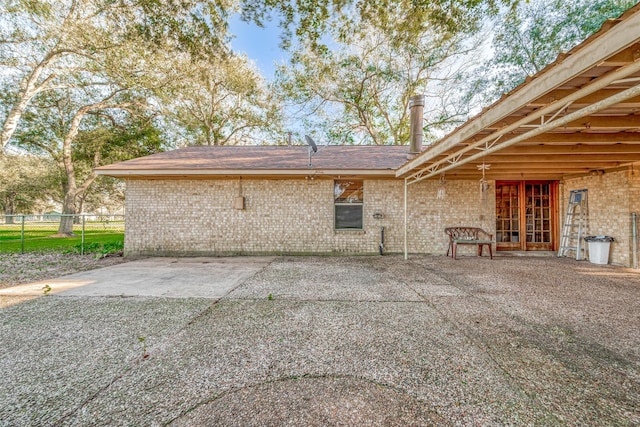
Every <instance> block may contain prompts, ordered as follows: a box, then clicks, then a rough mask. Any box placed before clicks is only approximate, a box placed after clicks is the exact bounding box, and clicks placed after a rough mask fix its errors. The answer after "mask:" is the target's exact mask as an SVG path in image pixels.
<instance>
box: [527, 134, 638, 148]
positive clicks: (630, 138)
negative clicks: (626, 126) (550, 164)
mask: <svg viewBox="0 0 640 427" xmlns="http://www.w3.org/2000/svg"><path fill="white" fill-rule="evenodd" d="M533 143H541V144H546V143H548V144H553V143H569V144H603V143H611V144H613V143H615V144H618V143H629V144H630V145H633V144H638V143H640V132H611V133H586V132H571V133H553V132H547V133H544V134H542V135H537V136H534V137H531V138H527V139H526V141H523V142H522V145H527V144H533Z"/></svg>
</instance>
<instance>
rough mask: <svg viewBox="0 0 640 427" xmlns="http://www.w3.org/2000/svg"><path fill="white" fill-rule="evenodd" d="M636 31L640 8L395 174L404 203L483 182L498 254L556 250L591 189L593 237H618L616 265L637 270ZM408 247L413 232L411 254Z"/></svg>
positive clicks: (639, 103) (639, 89)
mask: <svg viewBox="0 0 640 427" xmlns="http://www.w3.org/2000/svg"><path fill="white" fill-rule="evenodd" d="M637 28H640V6H639V5H636V6H634V7H633V8H631V9H629V10H628V11H627V12H625V14H623V15H622V16H621V17H620V18H618V19H615V20H610V21H607V22H606V23H605V24H604V25H603V27H602V28H601V29H600V30H599V31H598V32H597V33H595V34H594V35H592V36H591V37H589V38H588V39H587V40H585V41H584V42H583V43H582V44H580V45H578V46H577V47H575V48H574V49H572V50H571V51H569V52H567V53H564V54H561V55H560V56H559V57H558V58H557V59H556V61H554V62H553V63H552V64H550V65H549V66H547V67H546V68H545V69H543V70H542V71H540V72H539V73H538V74H536V75H534V76H532V77H531V78H528V79H527V80H526V81H525V82H524V83H522V84H521V85H520V86H518V87H517V88H515V89H514V90H513V91H511V92H510V93H508V94H505V95H504V96H503V97H502V98H501V99H500V100H498V101H497V102H495V103H494V104H493V105H491V106H489V107H487V108H485V109H484V110H483V111H482V112H480V113H479V114H478V115H477V116H475V117H473V118H472V119H470V120H469V121H467V122H466V123H465V124H464V125H462V126H460V127H459V128H457V129H456V130H455V131H453V132H452V133H450V134H449V135H447V136H446V137H444V138H442V139H441V140H439V141H438V142H436V143H435V144H433V145H431V146H429V147H428V148H427V149H426V150H424V151H422V152H421V153H420V154H418V155H417V156H416V157H415V158H414V159H412V160H411V161H409V162H407V163H406V164H405V165H404V166H402V167H401V168H399V169H398V170H397V173H396V176H397V177H399V178H404V186H405V192H404V194H405V198H407V197H410V192H408V191H407V189H408V188H409V187H411V186H412V185H414V184H416V183H419V182H421V181H424V180H443V181H469V180H475V181H478V182H480V180H481V179H482V178H484V179H485V180H486V181H487V184H488V191H489V192H490V193H491V197H490V200H491V203H495V227H494V228H493V230H491V231H492V232H493V233H494V234H495V237H496V240H497V243H496V246H497V248H496V249H497V250H498V251H500V250H503V251H506V250H508V251H556V250H558V247H559V242H560V238H561V227H562V225H563V222H564V214H565V210H566V207H567V203H568V200H569V194H570V191H571V190H576V189H586V190H588V195H589V228H588V232H589V233H591V234H606V235H611V236H614V238H615V239H616V241H615V243H614V244H613V247H612V257H611V262H613V263H616V264H621V265H626V266H633V265H636V264H637V254H636V253H635V251H634V248H635V247H636V240H637V236H634V235H633V229H635V227H634V224H632V223H631V214H632V213H634V212H638V211H639V210H640V201H639V200H640V173H638V170H637V169H638V165H637V162H640V115H639V114H638V112H639V111H640V60H639V59H640V33H638V31H637ZM406 206H407V203H405V207H406ZM405 218H407V212H406V211H405ZM405 230H406V221H405ZM406 241H407V239H406V234H405V256H406V254H407V251H408V248H407V244H406Z"/></svg>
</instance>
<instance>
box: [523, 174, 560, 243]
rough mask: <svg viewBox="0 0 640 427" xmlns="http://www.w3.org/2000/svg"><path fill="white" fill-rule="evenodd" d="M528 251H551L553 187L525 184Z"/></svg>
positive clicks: (543, 184)
mask: <svg viewBox="0 0 640 427" xmlns="http://www.w3.org/2000/svg"><path fill="white" fill-rule="evenodd" d="M524 187H525V190H524V191H525V212H526V236H527V239H526V250H551V249H552V243H553V242H552V236H553V229H552V223H551V188H550V187H551V186H550V184H549V183H548V182H545V183H525V186H524Z"/></svg>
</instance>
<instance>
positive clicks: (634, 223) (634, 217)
mask: <svg viewBox="0 0 640 427" xmlns="http://www.w3.org/2000/svg"><path fill="white" fill-rule="evenodd" d="M631 238H632V239H633V264H632V265H633V268H634V269H635V270H637V269H638V214H637V213H635V212H631Z"/></svg>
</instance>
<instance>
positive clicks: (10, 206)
mask: <svg viewBox="0 0 640 427" xmlns="http://www.w3.org/2000/svg"><path fill="white" fill-rule="evenodd" d="M14 202H15V194H8V195H7V198H6V199H5V204H4V215H5V217H4V222H5V224H14V219H15V217H14V216H13V215H14V214H15V213H16V210H15V209H16V206H15V203H14Z"/></svg>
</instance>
